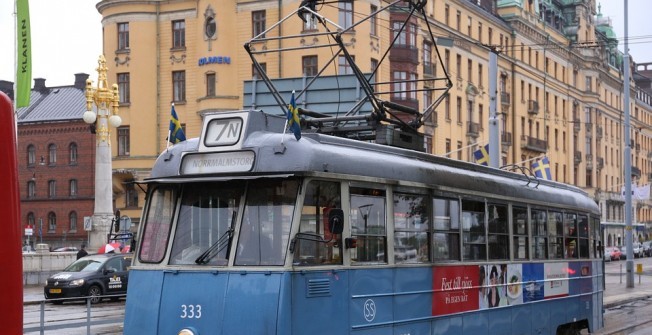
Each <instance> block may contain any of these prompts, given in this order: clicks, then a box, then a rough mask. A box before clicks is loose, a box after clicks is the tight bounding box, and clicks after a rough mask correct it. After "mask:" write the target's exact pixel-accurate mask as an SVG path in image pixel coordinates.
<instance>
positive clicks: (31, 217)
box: [27, 212, 36, 227]
mask: <svg viewBox="0 0 652 335" xmlns="http://www.w3.org/2000/svg"><path fill="white" fill-rule="evenodd" d="M35 223H36V220H35V219H34V213H32V212H29V213H27V225H29V226H32V227H34V224H35Z"/></svg>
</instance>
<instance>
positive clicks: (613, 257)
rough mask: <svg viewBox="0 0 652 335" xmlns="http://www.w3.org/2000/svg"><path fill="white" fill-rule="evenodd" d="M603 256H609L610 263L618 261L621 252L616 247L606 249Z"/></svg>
mask: <svg viewBox="0 0 652 335" xmlns="http://www.w3.org/2000/svg"><path fill="white" fill-rule="evenodd" d="M604 254H605V255H606V254H609V255H610V257H611V259H610V260H612V261H617V260H619V259H620V255H621V251H620V249H618V248H617V247H606V248H605V249H604Z"/></svg>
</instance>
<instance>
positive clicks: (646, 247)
mask: <svg viewBox="0 0 652 335" xmlns="http://www.w3.org/2000/svg"><path fill="white" fill-rule="evenodd" d="M651 244H652V241H645V242H643V243H642V244H641V247H642V248H643V256H645V257H650V256H652V245H651Z"/></svg>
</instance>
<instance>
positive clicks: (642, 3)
mask: <svg viewBox="0 0 652 335" xmlns="http://www.w3.org/2000/svg"><path fill="white" fill-rule="evenodd" d="M98 2H99V1H98V0H29V5H30V18H31V25H32V78H45V79H46V81H45V84H46V86H48V87H53V86H64V85H72V84H74V81H75V76H74V74H75V73H80V72H83V73H87V74H89V75H90V79H91V80H93V81H94V82H95V81H97V72H96V70H95V69H96V68H97V60H98V57H99V56H100V54H101V53H102V23H101V20H102V16H101V15H100V14H99V13H98V11H97V9H96V8H95V5H96V4H97V3H98ZM598 2H599V3H600V5H601V12H602V14H603V16H608V17H611V19H612V24H613V27H614V30H615V32H616V35H617V36H618V38H619V41H620V45H619V49H620V50H621V51H622V50H624V36H625V33H624V30H625V27H624V20H625V15H624V0H598ZM628 6H629V17H628V21H629V30H628V35H629V39H628V40H629V49H630V54H631V55H632V59H633V60H634V61H636V62H639V63H645V62H652V28H651V26H648V25H647V24H648V23H649V22H648V21H647V19H649V15H650V10H651V9H652V1H650V0H629V1H628ZM13 13H14V0H0V45H2V46H3V47H2V50H4V51H5V52H3V53H2V55H1V56H0V80H8V81H14V68H15V55H14V53H15V51H13V52H9V50H15V49H14V48H15V47H14V43H15V42H14V40H13V36H14V35H15V30H14V14H13ZM32 85H33V82H32Z"/></svg>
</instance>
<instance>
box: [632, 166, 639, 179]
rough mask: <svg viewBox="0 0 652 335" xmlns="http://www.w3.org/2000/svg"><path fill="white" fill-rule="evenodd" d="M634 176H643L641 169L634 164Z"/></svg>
mask: <svg viewBox="0 0 652 335" xmlns="http://www.w3.org/2000/svg"><path fill="white" fill-rule="evenodd" d="M632 177H636V178H641V169H639V168H637V167H636V166H632Z"/></svg>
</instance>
